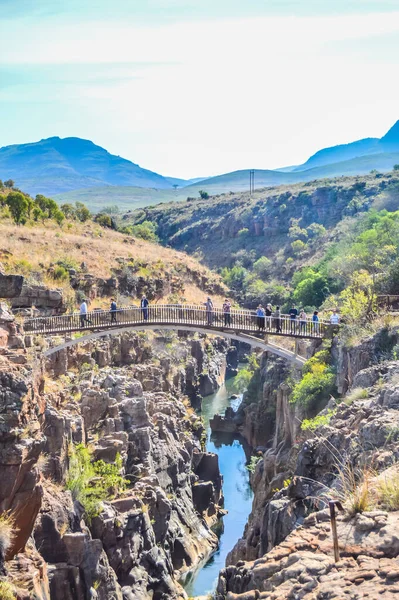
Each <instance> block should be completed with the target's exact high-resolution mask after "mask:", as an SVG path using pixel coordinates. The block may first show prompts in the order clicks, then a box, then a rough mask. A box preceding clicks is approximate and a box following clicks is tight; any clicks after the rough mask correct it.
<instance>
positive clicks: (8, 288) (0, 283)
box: [0, 273, 24, 298]
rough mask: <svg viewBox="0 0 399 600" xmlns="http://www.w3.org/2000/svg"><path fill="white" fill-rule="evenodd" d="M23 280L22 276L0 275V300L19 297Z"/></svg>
mask: <svg viewBox="0 0 399 600" xmlns="http://www.w3.org/2000/svg"><path fill="white" fill-rule="evenodd" d="M23 283H24V278H23V276H22V275H3V274H2V273H0V298H15V297H16V296H20V295H21V292H22V286H23Z"/></svg>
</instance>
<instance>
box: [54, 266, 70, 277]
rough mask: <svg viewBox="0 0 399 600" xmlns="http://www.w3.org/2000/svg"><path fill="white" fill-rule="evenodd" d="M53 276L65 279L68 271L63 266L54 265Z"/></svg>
mask: <svg viewBox="0 0 399 600" xmlns="http://www.w3.org/2000/svg"><path fill="white" fill-rule="evenodd" d="M53 277H54V279H58V280H59V281H67V280H68V279H69V273H68V271H67V270H66V269H65V268H64V267H61V266H60V265H57V266H56V267H54V272H53Z"/></svg>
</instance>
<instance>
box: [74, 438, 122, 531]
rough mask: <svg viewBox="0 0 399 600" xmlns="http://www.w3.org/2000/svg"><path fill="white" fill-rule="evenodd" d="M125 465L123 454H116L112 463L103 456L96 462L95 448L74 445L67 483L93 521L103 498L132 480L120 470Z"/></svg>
mask: <svg viewBox="0 0 399 600" xmlns="http://www.w3.org/2000/svg"><path fill="white" fill-rule="evenodd" d="M121 469H122V459H121V456H120V454H117V455H116V459H115V464H109V463H105V462H104V461H103V460H97V461H94V462H92V456H91V452H90V450H89V448H87V447H86V446H85V445H84V444H78V445H77V446H73V447H72V448H71V449H70V453H69V472H68V478H67V482H66V487H67V489H68V490H70V491H71V492H72V496H73V499H74V500H78V501H79V502H80V503H81V504H82V506H83V507H84V510H85V515H86V517H87V519H88V521H89V522H90V521H91V520H92V519H93V518H94V517H95V516H97V515H98V514H99V512H100V510H101V503H102V502H104V501H105V500H110V499H111V498H114V497H115V496H116V495H117V493H118V492H120V491H123V490H124V489H125V488H126V485H127V483H128V482H127V480H126V479H124V478H123V477H122V475H121V474H120V473H121Z"/></svg>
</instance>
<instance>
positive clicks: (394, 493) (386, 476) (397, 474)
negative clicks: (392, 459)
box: [375, 465, 399, 510]
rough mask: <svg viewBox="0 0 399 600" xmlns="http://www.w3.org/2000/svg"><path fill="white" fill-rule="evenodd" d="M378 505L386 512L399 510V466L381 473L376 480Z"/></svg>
mask: <svg viewBox="0 0 399 600" xmlns="http://www.w3.org/2000/svg"><path fill="white" fill-rule="evenodd" d="M375 487H376V496H377V501H378V504H379V505H380V506H381V507H382V508H385V509H386V510H399V465H394V466H393V467H391V468H390V469H387V470H386V471H385V472H384V473H381V475H379V476H378V477H377V480H376V486H375Z"/></svg>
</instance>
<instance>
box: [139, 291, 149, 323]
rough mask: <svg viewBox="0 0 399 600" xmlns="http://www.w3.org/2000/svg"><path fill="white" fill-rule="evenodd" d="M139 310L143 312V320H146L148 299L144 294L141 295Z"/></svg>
mask: <svg viewBox="0 0 399 600" xmlns="http://www.w3.org/2000/svg"><path fill="white" fill-rule="evenodd" d="M140 308H141V312H142V313H143V319H144V321H148V300H147V298H146V296H145V295H143V297H142V299H141V302H140Z"/></svg>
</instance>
